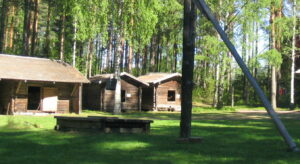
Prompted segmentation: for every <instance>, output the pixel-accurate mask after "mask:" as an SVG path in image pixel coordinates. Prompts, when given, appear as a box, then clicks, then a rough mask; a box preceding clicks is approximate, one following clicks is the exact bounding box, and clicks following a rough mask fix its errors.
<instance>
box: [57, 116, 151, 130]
mask: <svg viewBox="0 0 300 164" xmlns="http://www.w3.org/2000/svg"><path fill="white" fill-rule="evenodd" d="M54 118H56V120H57V123H56V126H55V130H59V131H94V132H104V133H112V132H117V133H148V132H150V124H151V123H153V121H152V120H140V119H120V118H118V117H100V116H88V117H65V116H55V117H54Z"/></svg>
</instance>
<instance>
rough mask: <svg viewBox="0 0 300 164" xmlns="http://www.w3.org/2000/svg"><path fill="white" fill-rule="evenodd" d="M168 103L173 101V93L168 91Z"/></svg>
mask: <svg viewBox="0 0 300 164" xmlns="http://www.w3.org/2000/svg"><path fill="white" fill-rule="evenodd" d="M168 101H175V91H168Z"/></svg>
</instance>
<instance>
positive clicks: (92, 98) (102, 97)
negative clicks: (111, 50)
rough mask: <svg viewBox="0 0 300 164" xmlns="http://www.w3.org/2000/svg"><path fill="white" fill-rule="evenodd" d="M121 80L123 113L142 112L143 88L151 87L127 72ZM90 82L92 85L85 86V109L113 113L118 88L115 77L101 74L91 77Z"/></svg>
mask: <svg viewBox="0 0 300 164" xmlns="http://www.w3.org/2000/svg"><path fill="white" fill-rule="evenodd" d="M120 78H121V109H122V111H123V112H125V111H140V110H141V109H142V108H141V107H142V88H144V87H148V86H149V85H148V84H147V83H144V82H142V81H140V80H138V79H137V78H136V77H134V76H132V75H130V74H128V73H126V72H122V73H121V74H120ZM89 80H90V82H91V83H90V84H85V85H84V86H83V107H84V108H87V109H91V110H100V111H106V112H112V111H113V109H114V103H115V101H114V99H115V95H114V94H115V86H116V79H115V78H114V75H113V74H100V75H96V76H93V77H90V79H89Z"/></svg>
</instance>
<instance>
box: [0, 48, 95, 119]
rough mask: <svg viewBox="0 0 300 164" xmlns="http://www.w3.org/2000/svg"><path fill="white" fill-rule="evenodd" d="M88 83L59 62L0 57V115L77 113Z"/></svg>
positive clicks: (8, 56)
mask: <svg viewBox="0 0 300 164" xmlns="http://www.w3.org/2000/svg"><path fill="white" fill-rule="evenodd" d="M88 82H89V81H88V79H86V78H85V77H84V76H83V75H82V74H81V73H80V72H79V71H78V70H76V69H75V68H73V67H72V66H70V65H69V64H67V63H64V62H61V61H57V60H50V59H44V58H36V57H24V56H15V55H4V54H0V112H1V113H2V114H14V113H23V112H32V113H34V112H46V113H54V112H55V113H69V112H75V113H80V111H81V106H82V105H81V99H82V98H81V92H82V84H83V83H88Z"/></svg>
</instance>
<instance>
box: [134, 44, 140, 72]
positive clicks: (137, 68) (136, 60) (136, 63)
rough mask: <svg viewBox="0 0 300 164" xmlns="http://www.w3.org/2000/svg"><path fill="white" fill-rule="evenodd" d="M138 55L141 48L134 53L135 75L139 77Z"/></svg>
mask: <svg viewBox="0 0 300 164" xmlns="http://www.w3.org/2000/svg"><path fill="white" fill-rule="evenodd" d="M140 55H141V48H139V49H138V52H137V53H135V71H136V75H137V76H139V75H140Z"/></svg>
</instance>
